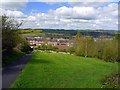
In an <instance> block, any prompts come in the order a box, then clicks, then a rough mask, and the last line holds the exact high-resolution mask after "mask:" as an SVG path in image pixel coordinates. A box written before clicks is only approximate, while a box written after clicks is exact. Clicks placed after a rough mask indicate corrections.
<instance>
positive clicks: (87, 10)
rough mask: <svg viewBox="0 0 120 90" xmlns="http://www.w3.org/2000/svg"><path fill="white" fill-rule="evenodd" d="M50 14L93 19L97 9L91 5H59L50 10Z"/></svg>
mask: <svg viewBox="0 0 120 90" xmlns="http://www.w3.org/2000/svg"><path fill="white" fill-rule="evenodd" d="M49 13H50V14H54V15H57V16H61V17H65V18H73V19H86V20H89V19H95V17H96V16H95V15H96V13H97V11H96V10H95V9H94V8H93V7H73V8H71V7H66V6H63V7H60V8H58V9H56V10H50V11H49Z"/></svg>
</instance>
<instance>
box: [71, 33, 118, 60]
mask: <svg viewBox="0 0 120 90" xmlns="http://www.w3.org/2000/svg"><path fill="white" fill-rule="evenodd" d="M119 40H120V33H117V34H116V35H115V37H113V38H110V39H108V38H104V37H99V38H96V39H95V38H93V37H92V36H84V37H83V36H81V34H80V32H78V33H77V35H76V37H75V42H74V46H73V47H71V48H72V49H69V51H70V52H71V53H75V54H76V55H78V56H84V57H96V58H99V59H103V60H105V61H112V62H115V61H120V56H119V49H120V47H119V43H120V42H119Z"/></svg>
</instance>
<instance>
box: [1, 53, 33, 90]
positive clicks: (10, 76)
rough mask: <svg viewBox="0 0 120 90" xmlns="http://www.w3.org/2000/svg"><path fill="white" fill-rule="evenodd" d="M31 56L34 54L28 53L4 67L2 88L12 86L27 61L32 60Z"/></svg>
mask: <svg viewBox="0 0 120 90" xmlns="http://www.w3.org/2000/svg"><path fill="white" fill-rule="evenodd" d="M31 56H32V54H28V55H26V56H24V57H22V58H21V59H20V60H17V61H15V62H13V63H12V64H10V65H8V66H6V67H5V68H3V69H2V88H9V87H10V85H11V84H12V83H13V82H14V81H15V80H16V78H17V76H18V75H19V74H20V73H21V71H22V70H23V68H24V67H25V65H26V63H27V62H28V61H29V60H30V58H31Z"/></svg>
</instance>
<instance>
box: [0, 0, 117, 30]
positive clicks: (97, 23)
mask: <svg viewBox="0 0 120 90" xmlns="http://www.w3.org/2000/svg"><path fill="white" fill-rule="evenodd" d="M87 1H88V0H87ZM15 3H16V2H15ZM46 3H48V2H46ZM17 4H18V3H16V5H14V4H13V3H12V4H11V8H9V7H10V5H7V4H6V7H4V8H0V12H4V13H5V14H7V15H8V16H14V17H16V19H17V20H18V21H21V20H24V24H23V25H22V26H21V28H47V29H50V28H53V29H55V28H57V29H61V28H62V29H107V30H112V29H113V30H117V29H118V5H117V3H109V2H107V3H106V2H100V3H98V2H89V3H88V2H80V3H76V2H69V3H68V4H70V5H72V7H67V6H61V7H59V8H56V9H55V10H52V9H51V10H49V11H48V12H47V13H41V12H38V13H31V14H29V15H25V14H24V13H23V12H22V11H21V10H20V9H19V8H23V7H24V6H25V3H21V4H20V3H19V5H18V6H17ZM48 4H49V3H48ZM50 4H51V5H53V4H56V2H55V3H50ZM12 5H14V6H13V7H12ZM12 8H13V9H12ZM2 14H3V13H0V15H2Z"/></svg>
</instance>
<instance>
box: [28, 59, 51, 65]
mask: <svg viewBox="0 0 120 90" xmlns="http://www.w3.org/2000/svg"><path fill="white" fill-rule="evenodd" d="M38 63H41V64H44V63H52V62H50V61H48V60H44V59H34V60H32V61H31V63H30V64H38Z"/></svg>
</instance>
